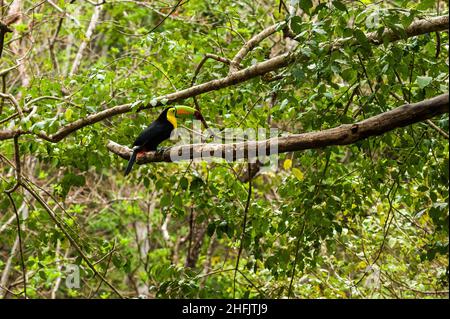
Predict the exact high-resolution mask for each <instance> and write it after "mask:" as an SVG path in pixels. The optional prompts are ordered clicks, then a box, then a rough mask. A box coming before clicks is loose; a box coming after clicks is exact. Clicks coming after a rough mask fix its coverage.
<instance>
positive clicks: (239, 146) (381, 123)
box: [107, 93, 449, 164]
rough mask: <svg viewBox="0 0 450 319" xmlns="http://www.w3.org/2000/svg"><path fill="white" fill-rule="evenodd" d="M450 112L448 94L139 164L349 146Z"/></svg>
mask: <svg viewBox="0 0 450 319" xmlns="http://www.w3.org/2000/svg"><path fill="white" fill-rule="evenodd" d="M448 112H449V95H448V93H446V94H442V95H439V96H436V97H434V98H432V99H429V100H424V101H421V102H418V103H414V104H405V105H402V106H400V107H397V108H395V109H393V110H390V111H387V112H384V113H381V114H379V115H376V116H373V117H370V118H368V119H366V120H363V121H361V122H357V123H354V124H343V125H341V126H338V127H335V128H331V129H327V130H323V131H318V132H310V133H302V134H294V135H290V136H287V137H279V138H271V139H268V140H263V141H258V142H256V141H248V142H242V143H234V144H189V145H181V146H174V147H171V148H169V149H166V150H164V151H163V152H148V153H146V155H145V156H143V157H141V158H139V160H138V161H137V163H138V164H144V163H150V162H172V161H173V160H172V158H174V157H175V158H176V157H178V159H179V160H181V159H183V160H187V159H194V158H200V157H201V158H209V157H218V158H230V159H231V158H232V159H233V160H238V159H242V158H247V157H246V156H247V154H248V150H249V149H256V150H264V151H265V154H269V150H270V147H271V145H274V144H275V143H276V144H277V145H278V153H286V152H293V151H300V150H305V149H314V148H320V147H325V146H330V145H347V144H352V143H355V142H357V141H360V140H363V139H366V138H368V137H370V136H376V135H381V134H384V133H386V132H389V131H392V130H393V129H396V128H400V127H404V126H407V125H410V124H413V123H417V122H421V121H425V120H427V119H429V118H432V117H434V116H437V115H441V114H444V113H448ZM107 148H108V149H109V150H110V151H111V152H113V153H115V154H117V155H119V156H120V157H122V158H124V159H129V158H130V156H131V149H130V148H128V147H126V146H123V145H119V144H117V143H115V142H112V141H110V142H109V143H108V145H107ZM193 154H194V155H193Z"/></svg>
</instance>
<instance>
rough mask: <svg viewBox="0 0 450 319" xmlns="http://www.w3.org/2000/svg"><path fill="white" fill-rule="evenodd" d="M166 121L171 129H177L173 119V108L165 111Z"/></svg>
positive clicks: (175, 119) (175, 120) (175, 121)
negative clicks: (171, 126) (170, 125)
mask: <svg viewBox="0 0 450 319" xmlns="http://www.w3.org/2000/svg"><path fill="white" fill-rule="evenodd" d="M167 120H168V121H169V122H170V123H171V124H172V125H173V128H177V118H176V117H175V108H170V109H169V110H168V111H167Z"/></svg>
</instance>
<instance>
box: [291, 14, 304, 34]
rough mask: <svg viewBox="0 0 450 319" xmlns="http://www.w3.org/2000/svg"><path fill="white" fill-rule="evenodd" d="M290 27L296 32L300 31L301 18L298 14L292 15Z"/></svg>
mask: <svg viewBox="0 0 450 319" xmlns="http://www.w3.org/2000/svg"><path fill="white" fill-rule="evenodd" d="M291 29H292V31H294V32H295V33H296V34H299V33H300V32H302V18H300V17H299V16H295V17H292V19H291Z"/></svg>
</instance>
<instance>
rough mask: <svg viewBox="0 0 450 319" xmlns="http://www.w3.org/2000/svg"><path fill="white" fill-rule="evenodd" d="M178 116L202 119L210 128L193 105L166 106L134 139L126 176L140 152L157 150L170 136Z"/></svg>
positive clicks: (175, 126)
mask: <svg viewBox="0 0 450 319" xmlns="http://www.w3.org/2000/svg"><path fill="white" fill-rule="evenodd" d="M177 118H185V119H197V120H200V121H202V123H203V125H204V126H205V127H206V128H208V126H207V124H206V121H205V120H204V118H203V116H202V114H201V113H200V111H198V110H196V109H194V108H192V107H189V106H184V105H178V106H170V107H168V108H166V109H165V110H164V111H162V112H161V114H160V115H159V116H158V118H157V119H156V120H154V121H153V122H152V123H151V124H150V125H149V126H148V127H147V128H146V129H145V130H143V131H142V133H141V134H139V136H138V137H137V139H136V140H135V141H134V143H133V154H132V155H131V157H130V160H129V161H128V166H127V169H126V170H125V176H127V175H128V174H129V173H130V171H131V168H132V167H133V164H134V162H136V157H137V156H138V155H139V154H142V153H144V152H148V151H156V147H157V146H158V145H159V144H160V143H161V142H163V141H165V140H167V139H168V138H169V137H170V134H171V133H172V130H173V129H175V128H177Z"/></svg>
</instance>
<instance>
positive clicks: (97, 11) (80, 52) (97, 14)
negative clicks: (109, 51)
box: [69, 6, 103, 76]
mask: <svg viewBox="0 0 450 319" xmlns="http://www.w3.org/2000/svg"><path fill="white" fill-rule="evenodd" d="M102 8H103V6H95V7H94V13H93V14H92V18H91V22H90V23H89V27H88V29H87V31H86V34H85V40H84V41H83V42H81V45H80V47H79V49H78V52H77V55H76V56H75V60H74V61H73V64H72V69H71V70H70V73H69V75H70V76H72V75H74V74H75V73H77V71H78V67H79V66H80V63H81V59H82V57H83V52H84V50H85V49H86V46H87V45H88V43H89V41H91V37H92V33H94V29H95V27H96V26H97V22H98V19H99V17H100V12H101V11H102Z"/></svg>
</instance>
